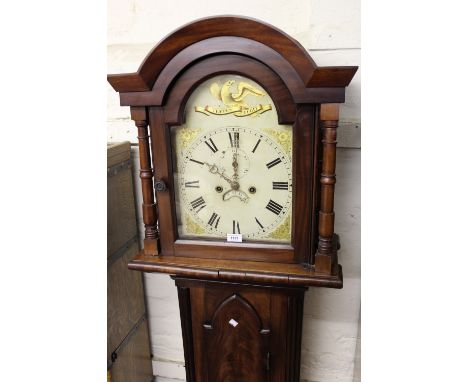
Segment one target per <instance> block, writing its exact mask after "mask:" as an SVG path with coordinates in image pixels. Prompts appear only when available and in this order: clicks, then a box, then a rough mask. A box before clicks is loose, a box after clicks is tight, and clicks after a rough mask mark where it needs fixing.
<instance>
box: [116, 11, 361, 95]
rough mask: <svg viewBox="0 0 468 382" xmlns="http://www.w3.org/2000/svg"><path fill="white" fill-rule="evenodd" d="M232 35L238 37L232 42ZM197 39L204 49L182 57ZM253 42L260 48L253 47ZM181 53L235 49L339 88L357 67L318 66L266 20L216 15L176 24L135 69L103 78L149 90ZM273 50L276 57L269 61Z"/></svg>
mask: <svg viewBox="0 0 468 382" xmlns="http://www.w3.org/2000/svg"><path fill="white" fill-rule="evenodd" d="M229 37H231V39H229ZM232 37H237V38H238V41H237V43H238V44H233V40H232ZM249 41H251V42H252V44H249ZM200 43H202V44H203V48H204V49H203V50H198V52H200V53H199V54H193V53H192V54H191V55H190V56H188V53H187V52H190V51H193V48H192V49H190V48H191V46H193V45H194V44H200ZM223 43H224V44H225V45H224V46H223V45H222V44H223ZM255 46H257V47H262V46H263V47H264V48H262V49H255ZM184 52H185V61H187V59H189V60H188V61H189V62H193V61H195V60H198V59H200V58H203V57H205V56H206V55H209V54H225V53H227V54H229V53H231V54H232V53H236V54H245V55H248V56H250V57H252V58H255V59H256V60H258V61H260V62H262V63H265V64H270V66H271V65H272V64H273V65H274V64H275V63H277V64H278V65H282V66H283V67H284V66H290V67H291V68H292V69H293V71H294V73H295V74H296V76H297V78H298V79H300V82H301V85H302V87H303V88H313V87H345V86H347V85H348V84H349V82H350V81H351V79H352V77H353V75H354V73H355V72H356V70H357V67H318V66H317V65H316V64H315V62H314V60H313V59H312V58H311V56H310V55H309V54H308V52H307V51H306V50H305V49H304V48H303V47H302V46H301V45H300V44H299V43H298V42H297V41H296V40H294V39H293V38H292V37H290V36H288V35H287V34H286V33H284V32H282V31H281V30H279V29H277V28H275V27H273V26H271V25H269V24H267V23H264V22H261V21H258V20H255V19H252V18H247V17H239V16H217V17H209V18H204V19H200V20H197V21H194V22H192V23H189V24H186V25H184V26H182V27H181V28H179V29H177V30H176V31H174V32H173V33H171V34H169V35H168V36H167V37H165V38H164V39H163V40H162V41H161V42H159V43H158V44H157V45H156V46H155V47H154V48H153V49H152V51H151V52H150V53H149V54H148V55H147V56H146V58H145V59H144V60H143V62H142V64H141V65H140V67H139V69H138V71H137V72H136V73H129V74H111V75H109V76H108V81H109V83H110V84H111V85H112V87H113V88H114V89H115V90H116V91H118V92H120V93H129V92H147V91H151V90H152V89H153V86H154V85H155V83H156V82H157V81H158V80H160V76H161V75H162V74H163V72H164V71H165V70H167V68H168V67H172V64H173V61H174V59H178V61H177V62H179V64H180V61H184V60H183V59H181V58H180V56H181V55H182V57H184ZM201 52H203V53H201ZM275 55H276V56H277V57H278V58H279V59H276V60H271V57H272V56H275ZM176 56H178V57H179V58H178V57H176ZM280 61H283V63H282V64H280ZM168 64H170V65H168ZM184 67H185V66H182V67H181V68H180V69H181V70H183V68H184ZM272 69H273V70H275V68H273V67H272ZM290 72H291V71H290ZM278 74H279V75H280V73H278ZM280 76H281V75H280Z"/></svg>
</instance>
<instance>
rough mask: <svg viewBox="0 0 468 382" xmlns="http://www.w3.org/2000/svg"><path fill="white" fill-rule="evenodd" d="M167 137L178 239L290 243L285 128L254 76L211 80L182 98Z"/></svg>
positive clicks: (290, 202) (288, 132)
mask: <svg viewBox="0 0 468 382" xmlns="http://www.w3.org/2000/svg"><path fill="white" fill-rule="evenodd" d="M185 113H186V115H185V124H184V125H181V126H174V127H173V128H172V132H171V133H172V134H171V140H172V142H171V144H172V145H173V147H172V152H173V168H174V185H175V199H176V211H177V225H178V234H179V237H180V238H183V239H208V240H220V241H226V237H227V234H232V233H234V234H242V240H243V242H271V243H291V213H292V206H293V200H292V195H293V193H292V187H293V182H292V149H293V148H292V128H291V126H288V125H279V124H278V117H277V113H276V109H275V105H274V104H273V102H272V99H271V98H270V96H269V95H268V94H267V92H266V91H265V90H264V89H263V88H262V87H261V86H260V85H259V84H257V83H255V82H254V81H252V80H250V79H247V78H245V77H241V76H238V75H221V76H217V77H213V78H211V79H209V80H208V81H206V82H204V83H202V84H201V85H199V87H198V88H197V89H196V90H195V91H194V92H193V93H192V95H191V97H190V98H189V100H188V102H187V105H186V110H185Z"/></svg>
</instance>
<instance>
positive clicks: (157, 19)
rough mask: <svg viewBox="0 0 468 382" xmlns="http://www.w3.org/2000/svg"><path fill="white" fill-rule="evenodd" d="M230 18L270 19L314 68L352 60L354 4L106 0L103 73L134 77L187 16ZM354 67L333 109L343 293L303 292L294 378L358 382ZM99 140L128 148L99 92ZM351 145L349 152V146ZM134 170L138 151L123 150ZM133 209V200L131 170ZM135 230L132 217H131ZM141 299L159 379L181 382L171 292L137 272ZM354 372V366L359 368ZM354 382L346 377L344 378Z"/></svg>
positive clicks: (124, 113)
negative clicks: (103, 123)
mask: <svg viewBox="0 0 468 382" xmlns="http://www.w3.org/2000/svg"><path fill="white" fill-rule="evenodd" d="M219 14H237V15H245V16H250V17H255V18H258V19H260V20H262V21H266V22H268V23H271V24H273V25H275V26H277V27H279V28H281V29H283V30H284V31H285V32H286V33H288V34H290V35H291V36H292V37H294V38H296V39H297V40H298V41H299V42H300V43H301V44H303V45H304V46H305V47H306V49H307V50H308V51H309V53H310V54H311V55H312V57H313V59H314V60H315V61H316V63H317V64H319V65H359V64H360V2H359V1H358V0H311V1H305V0H277V1H271V0H270V1H264V0H256V1H237V2H235V3H232V2H220V1H213V0H209V1H196V2H195V1H188V0H184V1H170V2H163V1H158V2H156V1H151V0H133V1H131V0H108V73H119V72H133V71H136V69H137V68H138V66H139V64H140V63H141V61H142V59H143V58H144V57H145V55H146V54H147V53H148V52H149V50H150V49H151V48H152V47H153V46H154V45H155V43H156V42H158V41H159V40H160V39H162V38H163V37H164V36H165V35H167V34H168V33H170V32H171V31H173V30H174V29H176V28H178V27H179V26H180V25H182V24H184V23H187V22H190V21H192V20H194V19H196V18H200V17H206V16H211V15H219ZM360 115H361V114H360V70H359V71H358V72H357V74H356V76H355V78H354V79H353V81H352V83H351V85H350V86H349V88H348V90H347V94H346V103H345V104H343V105H342V107H341V120H340V130H339V138H338V142H339V143H338V144H339V146H341V147H347V148H343V149H340V150H339V152H338V160H337V176H338V183H337V186H336V202H335V211H336V229H335V231H336V232H337V233H339V234H340V236H341V242H342V249H341V250H340V253H339V255H340V262H341V264H342V265H343V270H344V275H345V280H344V284H345V286H344V289H342V290H331V289H320V288H317V289H310V290H309V291H308V292H307V293H306V299H305V307H304V323H303V342H302V358H301V381H307V382H331V381H333V382H351V381H354V382H357V381H359V380H360V376H359V375H358V373H355V369H356V371H358V369H359V367H355V361H356V360H359V357H356V356H355V353H356V348H358V349H359V348H360V344H359V337H360V333H359V331H358V329H359V311H360V150H358V149H356V148H359V147H360ZM108 140H109V141H114V142H115V141H122V140H129V141H131V142H136V141H137V140H136V131H135V127H134V125H133V123H132V121H131V120H130V118H129V110H128V108H127V107H120V106H119V100H118V95H117V93H115V92H114V91H113V89H112V88H111V87H110V86H108ZM353 148H354V149H353ZM132 157H133V159H134V168H135V169H137V168H138V160H137V158H138V152H137V149H136V148H134V149H133V151H132ZM134 178H135V192H136V195H137V204H138V205H139V204H140V203H141V191H140V188H139V179H138V175H137V171H135V176H134ZM139 221H140V225H141V226H142V220H141V216H139ZM145 283H146V294H147V296H146V297H147V302H148V312H149V323H150V332H151V341H152V344H151V345H152V350H153V354H154V361H153V367H154V372H155V375H156V381H158V382H175V381H181V380H182V381H183V380H185V370H184V367H183V365H184V356H183V347H182V333H181V329H180V319H179V309H178V303H177V292H176V288H175V286H174V283H173V281H172V280H171V279H170V278H169V277H168V276H167V275H158V274H146V275H145ZM358 366H359V365H358ZM353 378H354V379H353Z"/></svg>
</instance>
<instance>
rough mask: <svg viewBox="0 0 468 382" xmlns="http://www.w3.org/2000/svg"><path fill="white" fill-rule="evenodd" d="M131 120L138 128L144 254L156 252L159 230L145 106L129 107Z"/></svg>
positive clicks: (155, 253)
mask: <svg viewBox="0 0 468 382" xmlns="http://www.w3.org/2000/svg"><path fill="white" fill-rule="evenodd" d="M130 112H131V117H132V120H134V121H135V125H136V126H137V128H138V147H139V150H140V178H141V191H142V193H143V204H142V209H143V222H144V224H145V239H144V250H145V253H146V254H151V255H157V254H158V239H159V231H158V228H157V221H158V215H157V209H156V202H155V199H154V193H153V175H154V173H153V168H152V167H151V153H150V144H149V138H150V136H149V134H148V113H147V109H146V108H145V107H132V108H131V109H130Z"/></svg>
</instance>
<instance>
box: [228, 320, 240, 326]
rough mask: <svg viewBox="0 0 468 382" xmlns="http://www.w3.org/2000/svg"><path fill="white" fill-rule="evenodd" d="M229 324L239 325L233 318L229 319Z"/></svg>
mask: <svg viewBox="0 0 468 382" xmlns="http://www.w3.org/2000/svg"><path fill="white" fill-rule="evenodd" d="M229 324H230V325H232V326H234V327H236V326H237V325H239V323H238V322H237V321H236V320H234V318H231V319H230V320H229Z"/></svg>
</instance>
